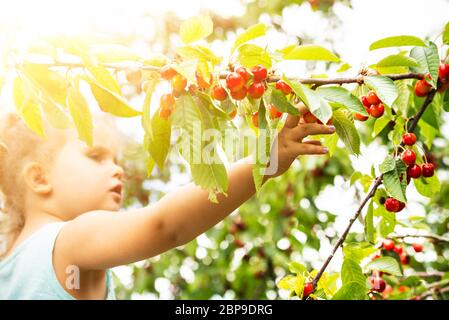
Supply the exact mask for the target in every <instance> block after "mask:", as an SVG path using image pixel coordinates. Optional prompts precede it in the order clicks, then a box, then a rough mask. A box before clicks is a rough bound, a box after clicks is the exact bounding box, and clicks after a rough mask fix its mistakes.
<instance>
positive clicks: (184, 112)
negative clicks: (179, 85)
mask: <svg viewBox="0 0 449 320" xmlns="http://www.w3.org/2000/svg"><path fill="white" fill-rule="evenodd" d="M172 121H173V125H174V126H177V127H179V128H181V129H182V130H183V136H184V137H185V138H186V139H188V141H187V144H188V145H187V146H186V145H185V144H186V142H185V141H183V143H184V145H183V146H182V149H183V152H187V155H186V154H185V153H184V154H183V156H184V158H185V159H186V160H187V161H188V162H189V164H190V170H191V172H192V178H193V181H194V183H195V184H197V185H198V186H200V187H202V188H203V189H205V190H207V191H209V199H210V200H211V201H212V202H217V201H218V200H217V197H216V194H217V193H223V194H225V191H226V190H227V187H228V177H227V172H226V168H225V166H224V164H223V163H222V162H220V161H218V160H219V159H217V158H216V157H214V156H212V157H210V155H209V153H208V152H204V149H205V148H204V147H205V146H204V141H203V140H202V139H201V136H202V131H203V130H202V126H203V123H205V121H206V122H207V121H209V120H207V119H205V120H203V119H202V113H201V111H200V109H199V107H198V106H197V104H196V103H195V101H194V100H193V98H192V97H191V96H190V95H188V94H184V95H181V96H180V97H179V98H178V99H177V100H176V108H175V112H174V113H173V115H172ZM207 147H208V148H209V147H214V148H213V149H215V147H216V146H215V144H214V143H211V144H209V145H208V146H207ZM214 155H215V154H214Z"/></svg>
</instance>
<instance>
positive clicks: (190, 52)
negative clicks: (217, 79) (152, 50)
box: [176, 45, 221, 65]
mask: <svg viewBox="0 0 449 320" xmlns="http://www.w3.org/2000/svg"><path fill="white" fill-rule="evenodd" d="M176 53H177V54H179V55H180V56H181V57H183V58H184V59H187V60H189V59H198V60H203V61H208V62H210V63H212V65H216V64H217V63H219V62H220V61H221V59H220V58H219V57H217V56H216V55H215V54H214V53H213V52H212V51H211V50H210V49H209V48H206V47H204V46H200V45H193V46H185V47H180V48H177V49H176Z"/></svg>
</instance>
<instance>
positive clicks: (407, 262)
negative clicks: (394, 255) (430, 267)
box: [399, 253, 410, 264]
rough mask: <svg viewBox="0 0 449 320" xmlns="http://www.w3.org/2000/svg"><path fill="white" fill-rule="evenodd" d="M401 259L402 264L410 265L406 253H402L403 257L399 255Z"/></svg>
mask: <svg viewBox="0 0 449 320" xmlns="http://www.w3.org/2000/svg"><path fill="white" fill-rule="evenodd" d="M399 258H400V259H401V263H402V264H409V263H410V257H409V256H408V255H407V254H406V253H402V254H401V255H399Z"/></svg>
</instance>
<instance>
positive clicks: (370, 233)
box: [365, 201, 374, 243]
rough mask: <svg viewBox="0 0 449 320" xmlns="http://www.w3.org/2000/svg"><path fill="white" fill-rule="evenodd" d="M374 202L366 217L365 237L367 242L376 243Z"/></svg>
mask: <svg viewBox="0 0 449 320" xmlns="http://www.w3.org/2000/svg"><path fill="white" fill-rule="evenodd" d="M373 211H374V210H373V202H372V201H371V202H370V204H369V206H368V211H367V213H366V215H365V237H366V241H368V242H371V243H374V221H373Z"/></svg>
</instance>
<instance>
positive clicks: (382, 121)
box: [373, 116, 391, 138]
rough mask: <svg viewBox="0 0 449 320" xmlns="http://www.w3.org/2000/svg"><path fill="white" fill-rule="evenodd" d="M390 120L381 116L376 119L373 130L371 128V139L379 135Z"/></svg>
mask: <svg viewBox="0 0 449 320" xmlns="http://www.w3.org/2000/svg"><path fill="white" fill-rule="evenodd" d="M390 121H391V120H390V119H388V117H386V116H383V117H380V118H378V119H376V122H374V128H373V138H374V137H376V136H377V135H378V134H379V133H381V132H382V130H383V129H385V127H386V126H387V125H388V124H389V123H390Z"/></svg>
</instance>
